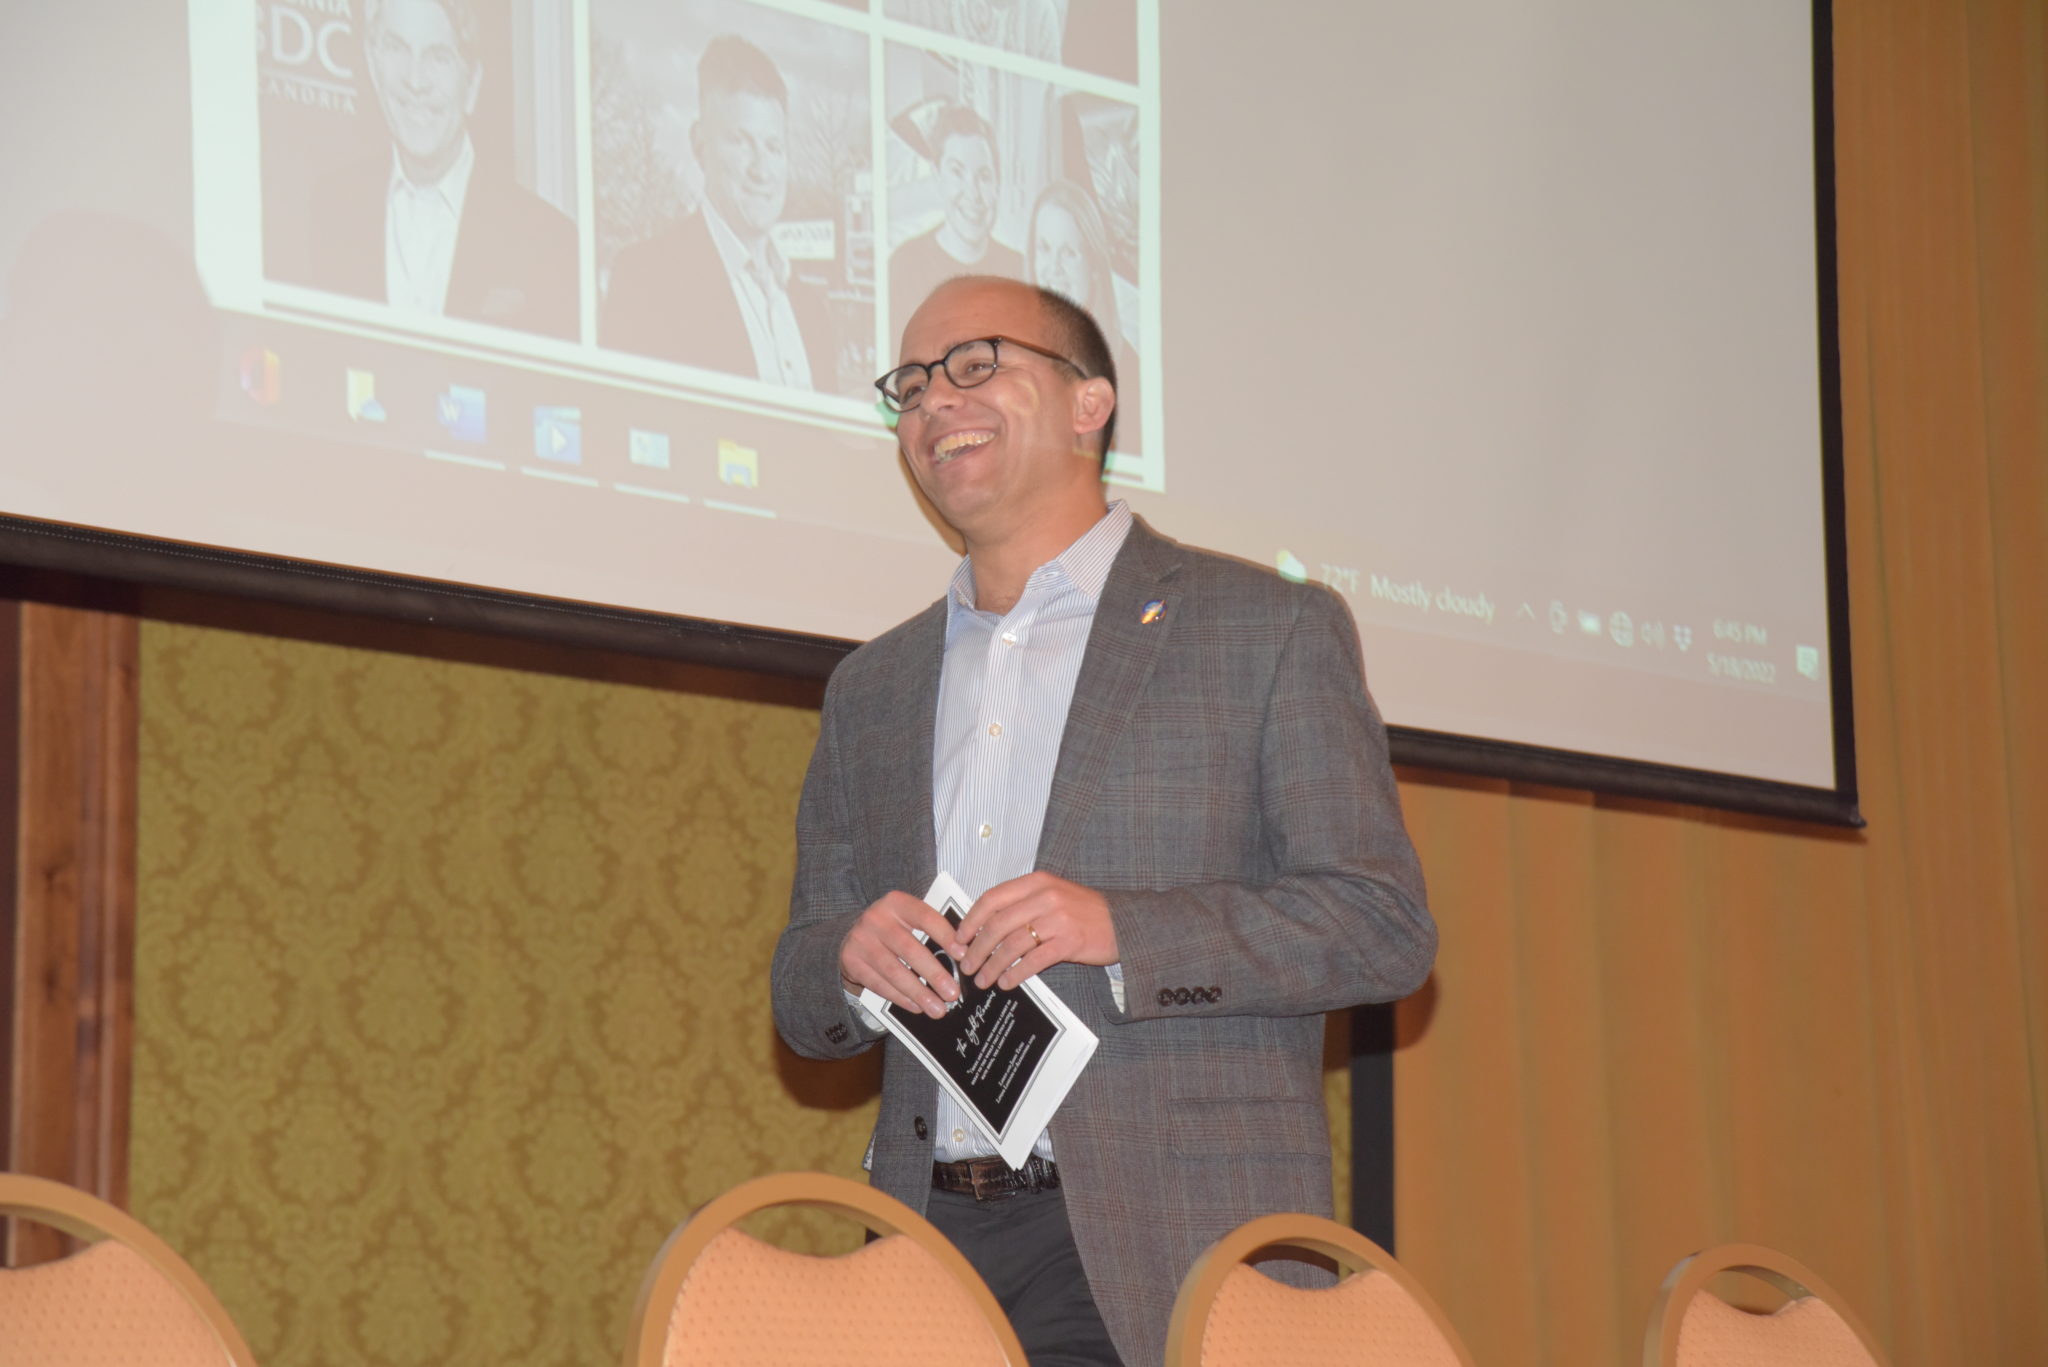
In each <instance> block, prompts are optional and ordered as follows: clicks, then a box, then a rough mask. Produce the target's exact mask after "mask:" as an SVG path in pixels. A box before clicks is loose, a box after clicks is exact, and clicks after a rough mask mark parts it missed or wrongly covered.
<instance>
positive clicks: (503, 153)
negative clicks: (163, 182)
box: [258, 0, 579, 339]
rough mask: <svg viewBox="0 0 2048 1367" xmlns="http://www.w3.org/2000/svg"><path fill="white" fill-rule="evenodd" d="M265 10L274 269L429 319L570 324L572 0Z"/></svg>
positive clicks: (374, 2)
mask: <svg viewBox="0 0 2048 1367" xmlns="http://www.w3.org/2000/svg"><path fill="white" fill-rule="evenodd" d="M264 8H265V9H266V10H267V22H265V23H264V24H262V25H261V26H260V27H259V30H258V32H259V41H260V43H261V51H260V53H259V57H258V78H259V80H260V82H261V95H260V115H259V117H260V121H261V137H262V186H263V191H262V202H263V265H264V275H265V278H266V279H269V280H272V281H277V282H280V283H287V284H294V285H304V286H309V287H311V288H313V289H315V290H319V291H323V292H325V293H328V294H332V295H336V296H340V297H346V298H351V299H359V300H369V301H371V302H373V303H376V304H380V305H384V306H386V307H388V308H389V309H390V311H391V313H392V315H393V318H394V320H395V321H399V322H401V323H403V324H404V325H405V326H408V327H411V328H416V329H418V330H422V331H432V330H433V329H434V325H435V324H436V322H437V321H438V320H441V319H456V320H461V321H464V322H469V323H483V324H488V325H491V326H494V327H502V328H512V329H516V330H519V331H522V332H529V333H543V334H546V335H549V336H554V337H562V338H571V339H573V338H574V337H575V336H576V334H577V320H578V313H579V310H578V263H577V237H576V226H575V222H574V220H573V216H572V215H573V211H574V205H575V185H576V178H577V162H576V137H575V129H574V118H573V114H572V109H573V72H572V70H571V66H570V62H569V59H568V56H567V53H568V51H569V33H568V10H567V7H565V6H562V5H558V4H552V3H548V0H511V3H509V4H481V3H475V2H474V0H353V2H352V3H349V4H346V5H343V6H336V7H328V6H323V7H321V10H320V12H318V13H316V12H314V11H312V10H311V9H307V10H303V11H302V10H300V9H297V8H292V7H288V6H283V5H271V6H266V7H264ZM337 9H338V10H339V13H334V12H332V11H333V10H337Z"/></svg>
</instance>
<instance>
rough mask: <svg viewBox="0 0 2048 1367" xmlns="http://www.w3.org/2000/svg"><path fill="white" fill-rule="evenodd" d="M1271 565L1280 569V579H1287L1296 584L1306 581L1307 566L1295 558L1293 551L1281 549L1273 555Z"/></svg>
mask: <svg viewBox="0 0 2048 1367" xmlns="http://www.w3.org/2000/svg"><path fill="white" fill-rule="evenodd" d="M1273 565H1274V568H1276V569H1278V570H1279V571H1280V577H1281V578H1282V579H1289V580H1292V581H1293V582H1295V583H1297V584H1306V583H1307V582H1308V566H1306V565H1304V564H1302V563H1301V561H1300V560H1298V559H1296V558H1295V555H1294V552H1293V551H1282V552H1280V554H1278V555H1276V556H1274V557H1273Z"/></svg>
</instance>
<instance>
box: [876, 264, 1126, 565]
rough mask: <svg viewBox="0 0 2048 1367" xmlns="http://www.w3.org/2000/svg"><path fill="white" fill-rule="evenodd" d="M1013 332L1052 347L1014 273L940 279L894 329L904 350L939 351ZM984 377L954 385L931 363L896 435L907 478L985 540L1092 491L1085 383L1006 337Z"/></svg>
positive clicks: (1040, 315) (925, 358) (929, 355)
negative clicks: (1083, 420)
mask: <svg viewBox="0 0 2048 1367" xmlns="http://www.w3.org/2000/svg"><path fill="white" fill-rule="evenodd" d="M979 337H1015V338H1018V339H1019V340H1021V341H1026V342H1031V343H1033V344H1034V345H1037V346H1044V347H1051V348H1052V349H1054V350H1058V347H1057V346H1055V345H1054V339H1053V338H1051V337H1049V336H1048V335H1047V327H1046V320H1045V316H1044V309H1043V307H1042V306H1041V305H1040V303H1039V301H1038V296H1037V295H1036V294H1035V293H1033V292H1032V290H1031V289H1030V288H1029V287H1028V286H1026V285H1023V284H1021V283H1019V282H1016V281H1009V280H987V279H971V280H963V281H955V282H953V283H950V284H947V285H942V286H940V287H939V289H938V291H937V292H936V293H934V294H933V295H932V297H931V298H930V299H927V300H926V301H925V303H924V305H923V307H921V308H919V309H918V311H917V312H916V313H915V314H913V315H912V316H911V319H910V324H909V326H908V327H906V328H905V329H904V331H903V351H902V360H904V361H922V362H926V363H930V362H934V361H937V360H938V359H939V358H940V357H941V356H944V355H945V354H946V353H947V352H948V351H950V350H952V349H953V348H954V347H956V346H958V345H959V344H960V343H962V342H967V341H972V340H974V339H976V338H979ZM998 357H999V361H1000V365H999V368H998V369H997V371H996V373H995V374H994V375H993V376H992V377H991V378H990V379H988V380H987V381H986V382H984V383H982V384H979V385H976V386H974V387H973V388H971V389H960V388H957V387H956V386H955V385H954V384H953V383H952V381H951V380H950V379H948V378H947V377H946V375H945V374H944V373H943V372H941V371H937V370H935V371H934V373H933V375H932V379H931V384H930V385H929V386H928V387H927V388H926V390H925V392H924V398H923V400H922V402H920V403H919V404H918V406H917V407H916V408H913V409H912V410H910V411H909V412H908V413H905V414H903V415H902V416H901V417H900V418H898V420H897V423H896V442H897V445H898V447H899V448H900V449H901V450H902V452H903V458H904V460H905V461H906V462H907V463H908V464H909V466H910V473H911V477H912V478H913V479H915V480H916V481H917V486H918V488H920V489H922V490H923V491H924V495H925V497H926V498H928V499H930V500H931V503H932V506H933V507H934V508H936V509H938V512H939V515H940V516H941V517H943V518H945V519H946V521H947V522H948V523H949V524H951V525H952V526H953V527H954V528H955V529H956V530H957V531H959V532H960V533H961V534H962V535H963V536H965V537H966V538H967V539H968V542H969V545H970V548H971V547H972V545H973V543H974V542H975V541H976V540H977V539H978V538H979V539H992V538H994V537H996V536H998V535H1002V534H1004V533H1005V532H1007V531H1009V530H1012V529H1014V528H1015V527H1016V526H1017V525H1018V524H1019V523H1020V522H1022V521H1025V520H1028V519H1029V518H1030V517H1031V516H1033V515H1034V514H1035V513H1037V512H1039V511H1040V510H1042V509H1043V508H1045V507H1047V506H1049V505H1057V504H1063V503H1065V502H1066V501H1067V500H1071V499H1074V498H1076V497H1077V496H1080V497H1085V496H1086V493H1087V491H1088V490H1089V489H1090V487H1091V486H1092V488H1093V492H1094V497H1095V498H1096V500H1097V501H1098V502H1099V501H1100V498H1101V471H1100V465H1099V462H1098V461H1097V459H1096V457H1095V454H1094V450H1093V447H1092V446H1091V445H1090V443H1091V442H1092V441H1093V440H1094V439H1093V437H1092V436H1088V435H1085V434H1083V433H1080V432H1078V431H1077V430H1076V427H1077V421H1078V418H1077V411H1076V403H1077V396H1078V394H1079V391H1080V389H1081V386H1082V383H1083V382H1082V381H1081V380H1080V379H1079V377H1077V376H1076V375H1075V373H1074V372H1073V371H1072V370H1070V369H1068V368H1067V367H1065V366H1063V365H1061V364H1060V363H1059V362H1057V361H1054V360H1052V359H1050V358H1048V357H1044V356H1039V355H1037V354H1035V353H1033V352H1029V351H1026V350H1024V349H1023V348H1022V347H1003V348H1001V349H1000V351H999V353H998Z"/></svg>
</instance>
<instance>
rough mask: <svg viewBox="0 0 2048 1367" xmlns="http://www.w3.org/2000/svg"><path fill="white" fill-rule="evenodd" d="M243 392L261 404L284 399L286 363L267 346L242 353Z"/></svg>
mask: <svg viewBox="0 0 2048 1367" xmlns="http://www.w3.org/2000/svg"><path fill="white" fill-rule="evenodd" d="M241 379H242V392H243V393H244V394H247V395H248V396H249V397H250V398H252V399H254V400H255V401H256V402H257V403H260V404H273V403H276V402H277V401H278V400H279V399H281V398H283V397H284V362H283V361H281V360H279V359H278V355H277V353H276V352H274V351H272V350H271V349H270V348H269V347H267V346H252V347H250V348H249V349H248V350H247V351H244V352H243V353H242V370H241Z"/></svg>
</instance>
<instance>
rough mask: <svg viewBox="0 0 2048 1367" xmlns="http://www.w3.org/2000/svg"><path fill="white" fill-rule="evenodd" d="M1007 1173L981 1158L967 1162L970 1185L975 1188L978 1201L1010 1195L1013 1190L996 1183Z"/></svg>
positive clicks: (975, 1196) (975, 1197)
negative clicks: (1000, 1171) (997, 1170)
mask: <svg viewBox="0 0 2048 1367" xmlns="http://www.w3.org/2000/svg"><path fill="white" fill-rule="evenodd" d="M1006 1175H1007V1174H1000V1173H998V1172H996V1171H995V1168H994V1165H992V1164H988V1163H985V1162H983V1161H981V1160H973V1159H971V1160H969V1162H968V1164H967V1181H968V1185H970V1186H971V1187H973V1188H974V1199H975V1200H977V1201H993V1200H996V1199H997V1198H998V1197H1003V1196H1008V1195H1010V1194H1011V1191H1010V1190H1009V1189H1008V1188H1007V1187H998V1186H997V1185H996V1179H997V1178H999V1177H1002V1176H1006Z"/></svg>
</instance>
